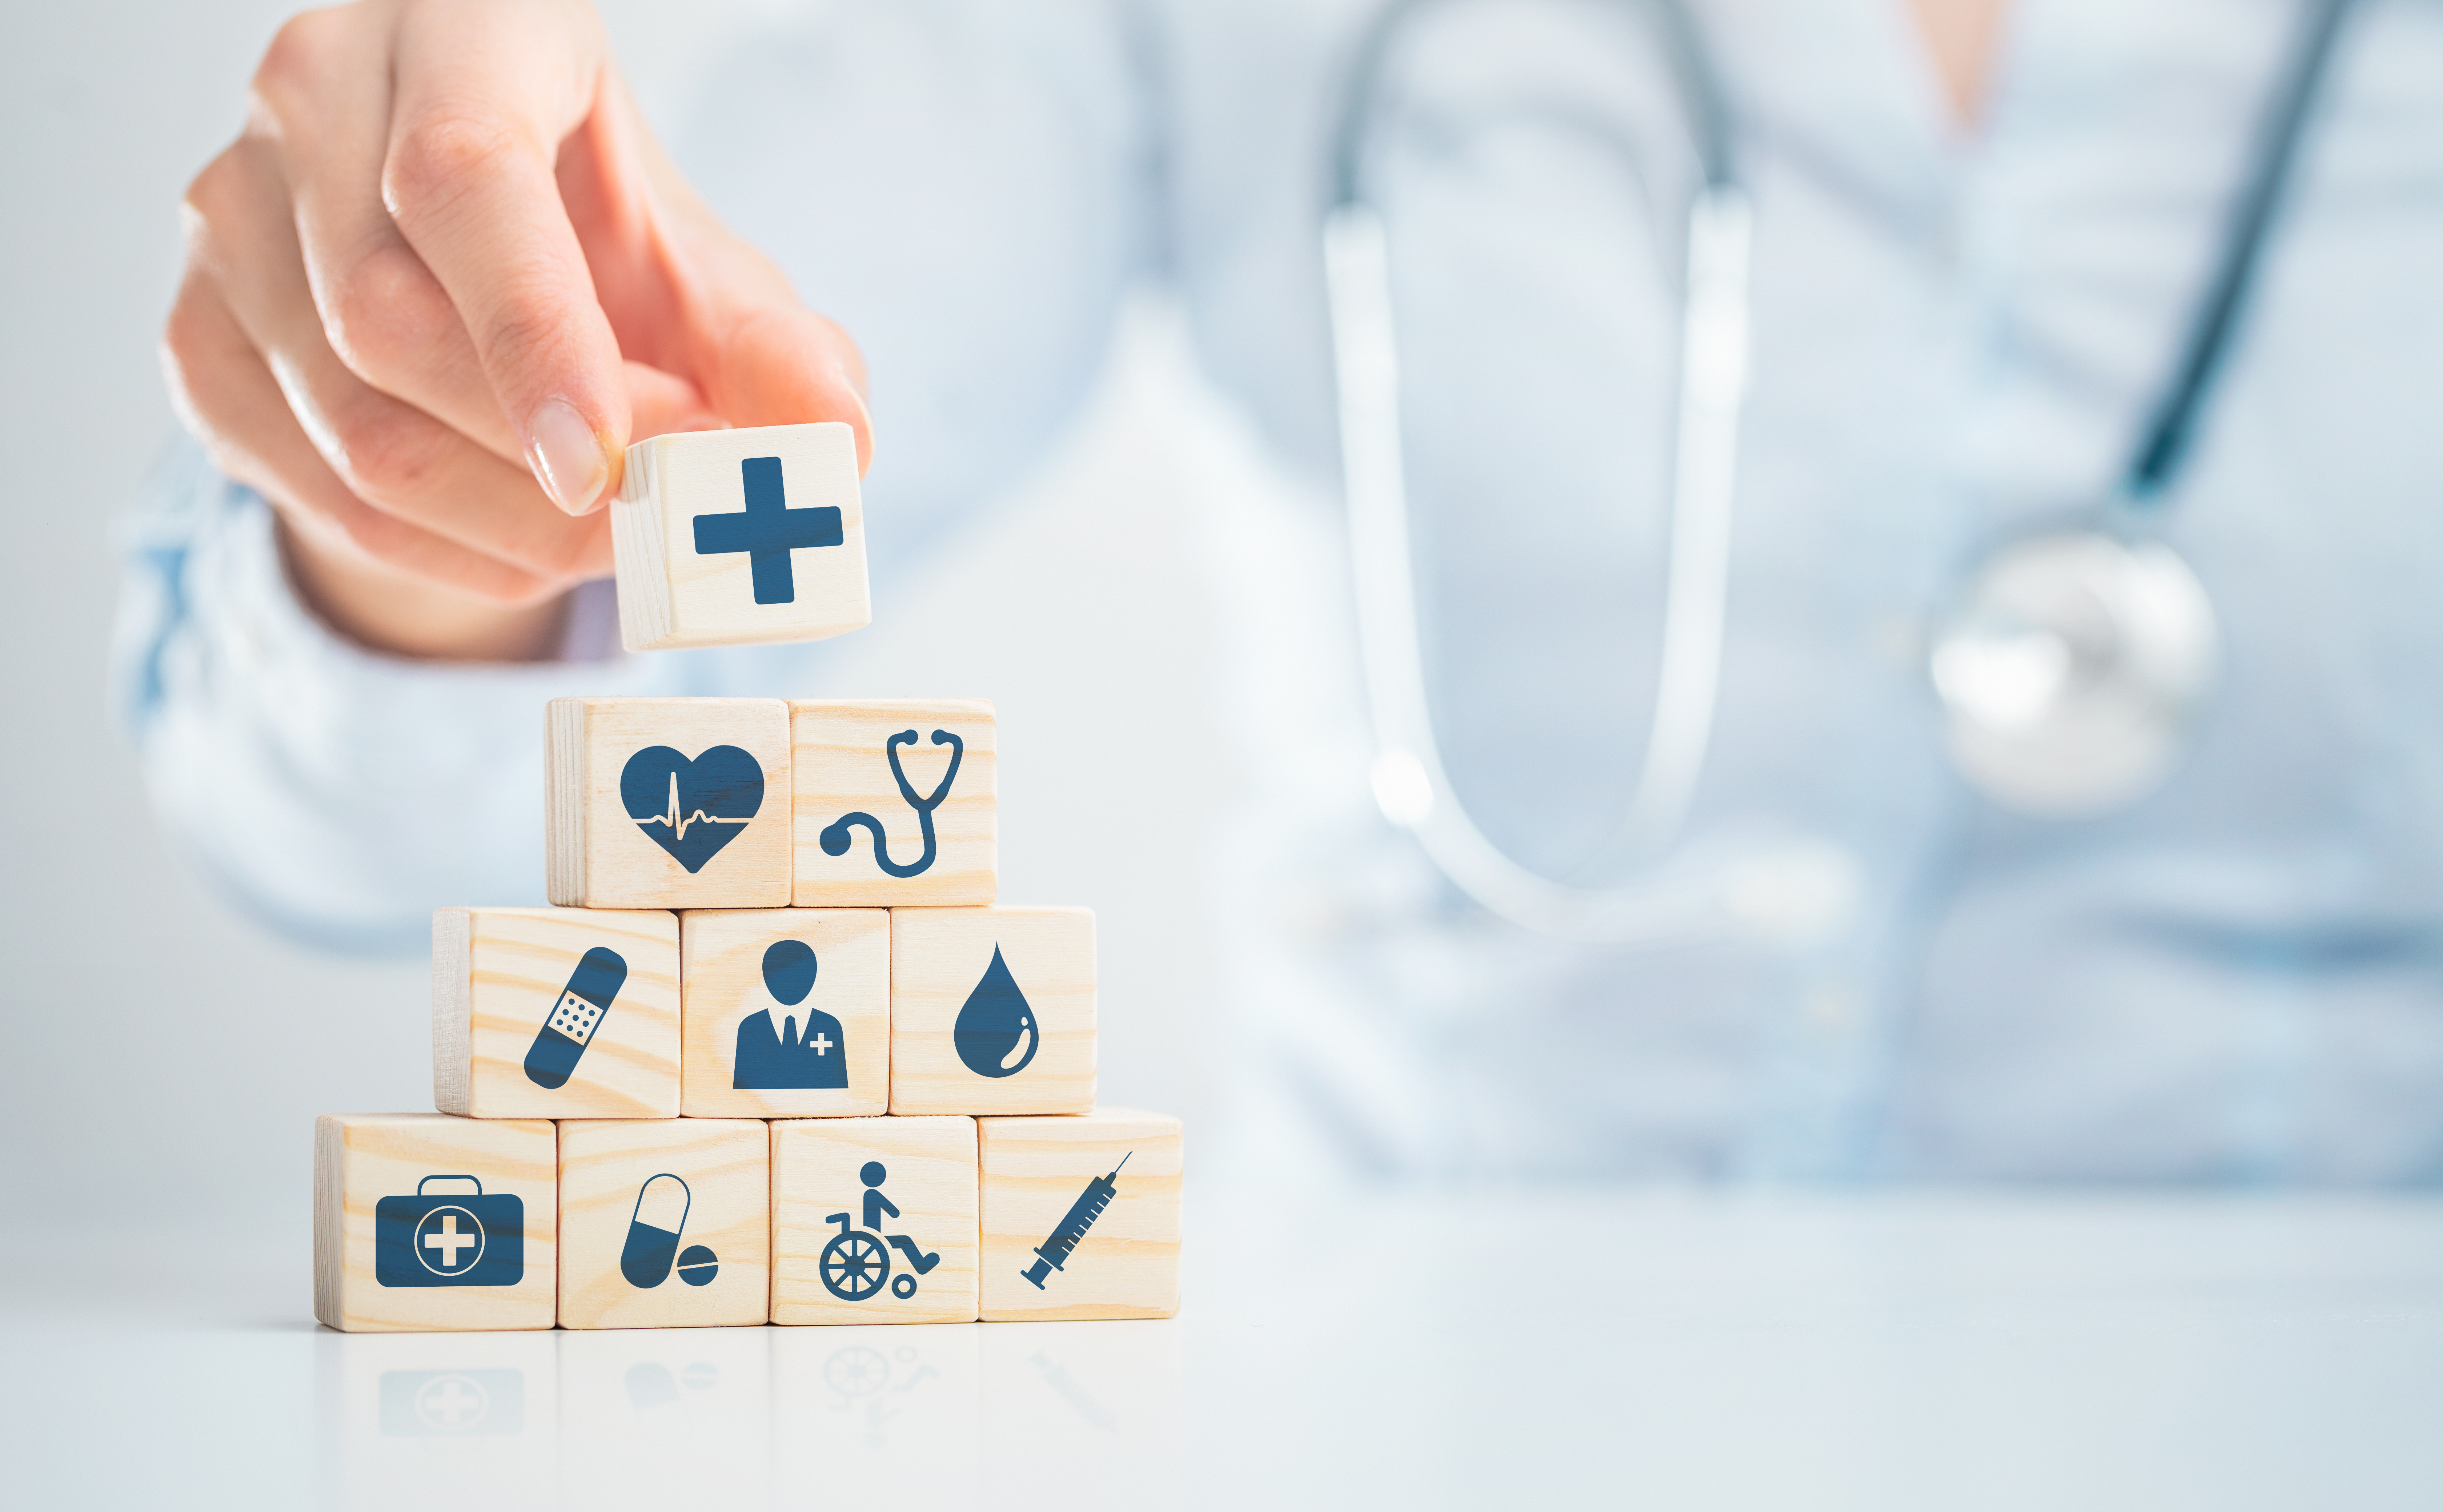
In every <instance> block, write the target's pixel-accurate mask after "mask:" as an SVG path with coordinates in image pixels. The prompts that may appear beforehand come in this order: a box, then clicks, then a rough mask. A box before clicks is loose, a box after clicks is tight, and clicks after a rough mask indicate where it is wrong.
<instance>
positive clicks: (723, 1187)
mask: <svg viewBox="0 0 2443 1512" xmlns="http://www.w3.org/2000/svg"><path fill="white" fill-rule="evenodd" d="M770 1142H771V1141H770V1134H769V1132H768V1131H767V1130H766V1128H765V1127H764V1125H763V1123H762V1121H761V1120H755V1119H669V1120H653V1121H634V1120H611V1121H597V1120H579V1119H572V1120H567V1121H564V1122H562V1123H561V1124H560V1327H562V1328H691V1327H707V1326H717V1325H722V1324H733V1325H734V1324H744V1323H760V1322H762V1321H764V1316H765V1313H766V1311H767V1310H768V1307H769V1303H770V1295H771V1266H770V1264H769V1255H770V1248H769V1247H770V1243H771V1216H772V1209H771V1181H770V1163H769V1162H770Z"/></svg>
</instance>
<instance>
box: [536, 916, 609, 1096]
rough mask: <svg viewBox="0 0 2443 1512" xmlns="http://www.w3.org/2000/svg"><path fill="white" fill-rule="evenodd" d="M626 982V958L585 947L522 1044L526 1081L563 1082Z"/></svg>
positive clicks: (557, 1084) (551, 1084) (544, 1084)
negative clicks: (539, 1024) (531, 1034)
mask: <svg viewBox="0 0 2443 1512" xmlns="http://www.w3.org/2000/svg"><path fill="white" fill-rule="evenodd" d="M627 981H628V962H627V961H626V959H625V958H623V957H622V956H620V955H619V953H618V952H617V951H615V950H609V949H606V948H605V947H603V946H600V945H597V946H595V947H594V948H593V949H592V950H589V951H587V952H586V953H585V958H584V959H582V960H580V961H579V962H578V963H577V970H576V971H574V972H572V973H570V974H569V977H568V985H567V986H565V987H563V988H561V989H560V1000H559V1001H558V1002H556V1003H554V1004H553V1005H552V1009H551V1014H550V1016H549V1017H547V1018H545V1019H544V1020H543V1023H542V1029H538V1030H537V1031H536V1032H535V1039H534V1044H533V1045H531V1046H529V1047H527V1049H526V1080H527V1081H529V1082H532V1083H533V1084H535V1085H537V1086H540V1087H550V1088H558V1087H561V1086H565V1085H567V1084H568V1079H569V1077H570V1075H571V1074H573V1073H574V1072H575V1071H576V1070H577V1061H578V1057H579V1056H581V1055H583V1054H584V1053H585V1047H586V1045H587V1044H588V1043H590V1042H591V1041H592V1040H593V1038H594V1031H595V1030H596V1029H599V1028H600V1027H601V1025H602V1015H603V1014H605V1013H608V1012H610V1011H611V1003H612V1000H613V999H615V998H616V997H617V996H618V995H619V989H620V988H621V987H623V986H625V985H627Z"/></svg>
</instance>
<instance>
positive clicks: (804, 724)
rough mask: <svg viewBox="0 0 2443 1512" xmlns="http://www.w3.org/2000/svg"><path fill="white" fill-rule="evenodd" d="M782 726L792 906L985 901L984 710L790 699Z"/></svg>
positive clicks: (991, 853) (993, 838)
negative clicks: (786, 733)
mask: <svg viewBox="0 0 2443 1512" xmlns="http://www.w3.org/2000/svg"><path fill="white" fill-rule="evenodd" d="M789 725H790V744H791V749H792V757H791V759H792V771H791V774H790V785H791V794H790V796H791V809H792V811H793V815H794V817H793V820H792V822H793V824H794V826H795V839H796V847H795V852H794V857H793V863H792V865H793V869H794V882H793V884H792V892H791V897H792V900H793V902H795V903H796V904H797V906H799V907H800V908H860V907H954V906H960V905H972V904H981V903H989V902H992V901H993V899H994V897H995V896H996V895H997V892H998V890H999V887H1000V874H999V873H1000V833H999V818H998V803H999V792H998V788H997V785H996V784H997V781H998V778H997V773H996V756H995V750H996V745H997V734H998V732H997V726H996V721H995V719H994V715H993V707H992V705H991V704H990V703H987V702H984V701H982V700H965V699H944V700H912V699H884V700H872V701H843V700H799V701H795V702H792V703H791V704H790V705H789Z"/></svg>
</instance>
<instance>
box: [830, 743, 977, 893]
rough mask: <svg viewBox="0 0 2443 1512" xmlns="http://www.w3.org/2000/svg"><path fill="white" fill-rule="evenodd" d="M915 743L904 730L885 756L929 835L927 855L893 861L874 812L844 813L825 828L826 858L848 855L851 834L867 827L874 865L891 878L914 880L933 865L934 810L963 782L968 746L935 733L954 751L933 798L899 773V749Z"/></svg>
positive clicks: (919, 825) (888, 840)
mask: <svg viewBox="0 0 2443 1512" xmlns="http://www.w3.org/2000/svg"><path fill="white" fill-rule="evenodd" d="M915 743H916V732H915V731H913V730H902V731H900V732H899V733H898V734H897V735H894V736H892V737H891V738H890V739H888V740H886V741H884V742H883V744H882V754H883V755H884V756H888V757H889V758H890V760H891V780H892V781H893V782H896V783H898V784H899V795H900V796H901V797H903V798H905V799H907V800H908V807H909V808H910V809H913V810H915V811H916V825H917V828H918V829H920V830H922V831H923V833H924V836H925V853H924V854H923V855H921V856H918V857H917V858H916V859H915V860H914V861H912V862H909V863H908V864H907V865H900V864H899V863H897V862H894V861H892V860H891V838H890V837H889V836H888V835H886V834H884V833H883V832H882V821H881V820H879V819H876V818H875V817H874V816H873V815H872V814H870V813H844V814H841V815H840V816H839V817H838V818H837V819H835V820H833V821H832V822H831V823H830V824H828V825H826V826H824V827H823V832H822V835H821V837H820V838H821V840H822V843H823V854H824V855H826V856H844V855H847V854H848V847H849V846H850V844H851V843H852V842H853V841H854V839H855V836H854V835H852V834H851V833H850V832H849V831H851V830H852V829H855V828H856V827H857V826H858V825H863V826H865V828H866V829H870V830H872V831H873V861H874V865H878V866H880V867H881V868H882V869H883V870H884V871H886V872H889V873H890V874H891V876H893V877H913V876H915V875H916V874H917V873H918V872H921V871H923V870H924V869H925V868H926V867H928V866H930V865H933V849H934V847H933V811H934V810H936V809H938V808H940V807H941V806H942V800H943V799H945V798H946V797H948V796H949V795H950V784H951V783H953V782H956V781H958V780H959V762H960V761H961V760H963V759H964V757H965V756H966V754H967V743H966V742H965V741H964V740H962V739H960V738H958V737H957V736H955V735H952V734H951V733H950V732H949V731H947V730H936V731H934V732H933V743H934V744H935V745H946V746H948V747H949V748H950V770H949V771H947V772H945V773H943V774H942V782H941V786H939V787H937V788H935V789H934V790H933V795H932V796H931V797H929V798H927V797H921V796H919V795H918V793H917V792H916V789H915V786H914V785H913V784H911V783H910V782H909V780H908V774H907V773H905V772H902V771H900V770H899V748H900V747H901V746H903V745H913V744H915Z"/></svg>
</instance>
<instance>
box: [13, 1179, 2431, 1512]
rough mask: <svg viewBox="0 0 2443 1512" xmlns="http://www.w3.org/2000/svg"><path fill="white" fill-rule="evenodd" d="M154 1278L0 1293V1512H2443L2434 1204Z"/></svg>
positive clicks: (83, 1267)
mask: <svg viewBox="0 0 2443 1512" xmlns="http://www.w3.org/2000/svg"><path fill="white" fill-rule="evenodd" d="M1190 1200H1191V1204H1195V1202H1196V1193H1194V1192H1193V1191H1192V1190H1191V1193H1190ZM137 1249H138V1247H136V1246H131V1245H124V1244H122V1245H113V1246H105V1247H101V1248H100V1249H98V1250H94V1251H92V1252H83V1251H78V1250H76V1249H75V1248H73V1247H71V1248H68V1249H64V1250H63V1249H52V1250H49V1251H46V1254H47V1256H48V1258H47V1260H46V1259H45V1258H44V1257H43V1256H29V1255H28V1253H27V1251H26V1250H24V1249H22V1248H20V1249H17V1250H16V1251H14V1253H13V1254H12V1255H11V1256H10V1257H9V1260H8V1261H7V1263H6V1266H5V1269H4V1270H0V1284H5V1291H0V1354H5V1357H6V1358H7V1360H8V1366H9V1368H8V1369H7V1371H6V1372H5V1375H0V1380H5V1386H0V1392H5V1394H6V1395H5V1398H0V1423H5V1424H6V1428H5V1430H0V1445H5V1447H6V1448H7V1451H8V1464H9V1472H8V1475H7V1477H6V1481H5V1484H6V1485H7V1486H8V1490H7V1491H6V1493H5V1495H0V1501H5V1502H6V1503H8V1504H9V1505H11V1506H24V1507H36V1506H42V1507H49V1506H66V1505H101V1506H120V1505H125V1506H137V1505H147V1506H158V1507H170V1506H179V1507H184V1506H207V1505H228V1506H236V1507H246V1508H252V1509H270V1508H282V1507H291V1506H340V1507H402V1508H408V1507H412V1508H416V1509H418V1512H433V1509H445V1508H462V1507H487V1506H515V1507H523V1508H534V1509H542V1508H550V1507H570V1508H596V1507H625V1506H637V1507H657V1508H679V1507H687V1508H695V1507H721V1508H728V1507H756V1506H763V1505H772V1506H785V1507H824V1508H841V1509H865V1508H873V1509H875V1512H881V1509H884V1508H902V1507H932V1506H957V1507H995V1506H1010V1507H1037V1506H1040V1507H1064V1508H1091V1507H1098V1506H1113V1507H1120V1506H1125V1507H1131V1508H1145V1507H1167V1506H1197V1507H1207V1506H1209V1507H1232V1508H1273V1507H1283V1506H1328V1505H1342V1506H1378V1505H1381V1506H1401V1505H1407V1506H1421V1505H1450V1506H1471V1507H1511V1506H1531V1507H1577V1506H1587V1505H1611V1506H1624V1507H1639V1508H1675V1507H1717V1506H1718V1507H1797V1506H1806V1507H1852V1506H1854V1507H1871V1508H1876V1509H1879V1512H1890V1509H1894V1508H1910V1507H1928V1508H1944V1509H1967V1508H1975V1509H1995V1508H2018V1507H2030V1508H2036V1507H2041V1508H2048V1509H2062V1508H2077V1509H2081V1512H2097V1509H2106V1508H2120V1507H2129V1508H2145V1509H2148V1512H2165V1509H2172V1508H2183V1507H2201V1508H2213V1509H2216V1512H2231V1509H2236V1508H2252V1507H2317V1508H2335V1509H2350V1512H2374V1509H2381V1508H2390V1507H2420V1508H2431V1507H2433V1506H2434V1505H2436V1504H2437V1503H2443V1201H2434V1200H2424V1199H2418V1200H2397V1199H2360V1198H2289V1197H2284V1198H2250V1197H2181V1196H2174V1197H2165V1196H2162V1195H2158V1194H2157V1195H2145V1194H2135V1195H2095V1194H2045V1195H2010V1194H1993V1193H1977V1194H1906V1195H1864V1196H1856V1197H1845V1196H1797V1197H1791V1196H1736V1195H1691V1196H1680V1195H1670V1194H1653V1193H1642V1194H1621V1193H1601V1192H1563V1193H1549V1192H1546V1193H1536V1192H1527V1193H1521V1192H1516V1191H1466V1192H1459V1193H1438V1194H1394V1195H1371V1196H1365V1197H1359V1198H1352V1199H1349V1200H1347V1201H1343V1202H1338V1203H1334V1204H1332V1205H1329V1206H1326V1207H1323V1208H1319V1209H1315V1210H1313V1211H1308V1210H1297V1211H1265V1210H1263V1209H1261V1208H1259V1207H1256V1206H1252V1205H1241V1206H1232V1205H1225V1204H1221V1203H1213V1204H1203V1205H1193V1206H1192V1207H1191V1210H1190V1215H1189V1249H1188V1268H1187V1303H1186V1306H1185V1310H1184V1311H1183V1312H1182V1314H1181V1315H1180V1317H1179V1318H1177V1319H1176V1320H1173V1321H1166V1322H1142V1323H1044V1324H1003V1325H992V1324H983V1325H971V1326H963V1327H936V1328H855V1329H846V1328H834V1329H824V1328H798V1329H779V1328H762V1329H697V1330H670V1331H652V1332H634V1333H592V1334H579V1333H564V1332H555V1333H542V1334H522V1335H520V1334H511V1335H501V1334H494V1335H476V1334H455V1335H387V1336H383V1335H359V1336H344V1335H340V1334H335V1333H331V1332H328V1331H327V1330H321V1329H318V1328H316V1327H315V1326H314V1325H313V1324H312V1323H311V1321H310V1319H309V1307H308V1304H307V1297H306V1291H305V1285H306V1281H305V1267H304V1266H303V1261H302V1257H300V1256H295V1255H285V1256H284V1257H283V1258H282V1260H281V1263H279V1264H272V1263H270V1262H269V1260H268V1254H269V1251H263V1250H249V1249H248V1248H247V1247H246V1245H245V1244H244V1243H243V1242H242V1241H240V1240H235V1239H232V1240H231V1241H230V1243H229V1244H228V1245H226V1246H224V1247H222V1248H220V1249H219V1250H218V1251H217V1252H215V1253H211V1254H198V1253H192V1252H191V1253H189V1254H186V1255H183V1256H181V1257H180V1258H179V1260H178V1262H177V1263H176V1264H175V1265H172V1264H170V1263H169V1262H168V1261H167V1260H166V1259H165V1258H164V1257H163V1256H162V1255H161V1254H159V1253H156V1254H155V1255H153V1256H150V1257H148V1256H146V1255H143V1254H140V1253H137V1252H135V1251H136V1250H137Z"/></svg>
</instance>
